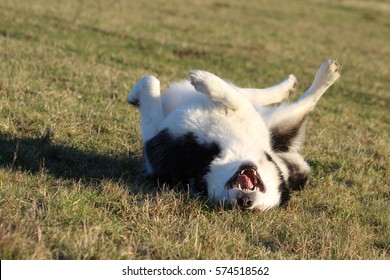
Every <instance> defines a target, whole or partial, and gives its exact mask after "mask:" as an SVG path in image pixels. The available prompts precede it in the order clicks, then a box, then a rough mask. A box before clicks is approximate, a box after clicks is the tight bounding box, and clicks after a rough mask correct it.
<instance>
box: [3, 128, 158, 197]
mask: <svg viewBox="0 0 390 280" xmlns="http://www.w3.org/2000/svg"><path fill="white" fill-rule="evenodd" d="M0 168H10V169H11V170H22V171H28V172H31V173H33V174H39V173H45V174H48V175H50V176H53V177H56V178H61V179H69V180H74V181H80V182H82V183H84V184H88V185H91V186H94V185H96V184H99V183H100V181H101V180H104V179H107V180H112V181H114V182H123V183H125V184H126V185H127V186H128V188H129V191H131V192H133V193H139V192H141V193H151V192H152V190H151V188H149V187H146V186H145V187H144V185H145V181H147V178H146V176H144V175H143V174H144V173H143V167H142V159H141V158H139V157H138V156H134V155H116V156H112V157H110V156H106V155H100V154H96V153H90V152H84V151H81V150H79V149H77V148H73V147H69V146H66V145H62V144H53V143H52V139H51V135H50V132H46V133H45V134H44V135H42V136H41V137H38V138H27V137H26V138H11V137H7V136H4V135H1V134H0ZM137 186H143V187H141V188H139V187H137Z"/></svg>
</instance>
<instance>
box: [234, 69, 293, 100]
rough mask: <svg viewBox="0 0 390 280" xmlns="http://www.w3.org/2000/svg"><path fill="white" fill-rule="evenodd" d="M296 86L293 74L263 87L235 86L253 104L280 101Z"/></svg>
mask: <svg viewBox="0 0 390 280" xmlns="http://www.w3.org/2000/svg"><path fill="white" fill-rule="evenodd" d="M297 87H298V81H297V78H296V77H295V76H294V75H292V74H291V75H289V76H288V77H287V78H285V79H284V80H283V81H281V82H280V83H278V84H276V85H274V86H272V87H269V88H264V89H256V88H237V89H238V90H239V91H240V92H241V93H242V94H243V95H245V96H246V97H247V98H249V100H251V101H252V102H253V103H254V104H257V105H260V106H266V105H270V104H275V103H279V102H282V101H283V100H284V99H286V98H288V97H289V96H290V95H292V94H293V93H295V92H296V90H297Z"/></svg>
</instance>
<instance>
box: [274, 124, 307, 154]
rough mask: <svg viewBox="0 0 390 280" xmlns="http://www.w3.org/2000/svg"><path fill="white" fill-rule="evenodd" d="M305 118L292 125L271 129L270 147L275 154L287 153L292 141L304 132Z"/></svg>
mask: <svg viewBox="0 0 390 280" xmlns="http://www.w3.org/2000/svg"><path fill="white" fill-rule="evenodd" d="M305 123H306V117H304V118H303V119H302V120H300V121H297V122H296V123H294V124H293V125H289V126H286V127H284V126H283V125H278V126H275V127H272V128H271V131H270V133H271V147H272V150H274V151H275V152H288V151H289V149H290V147H291V145H292V143H293V141H294V139H295V138H296V137H298V136H299V135H300V133H303V132H304V129H305Z"/></svg>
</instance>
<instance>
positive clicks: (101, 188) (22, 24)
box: [0, 0, 390, 259]
mask: <svg viewBox="0 0 390 280" xmlns="http://www.w3.org/2000/svg"><path fill="white" fill-rule="evenodd" d="M111 2H112V3H111ZM328 57H333V58H338V59H339V61H340V63H341V65H342V66H343V69H342V77H341V79H340V81H339V82H337V83H336V85H334V86H333V87H332V88H331V89H330V90H329V91H328V92H327V93H326V95H325V96H324V97H323V99H322V100H321V101H320V103H319V104H318V107H317V109H316V110H315V111H314V112H313V114H312V115H311V116H310V118H309V121H308V125H307V126H308V128H307V140H306V144H305V148H304V150H303V154H304V155H305V157H306V158H307V159H308V160H309V161H310V163H311V166H312V172H311V177H310V182H309V184H308V186H307V188H306V189H305V190H303V191H301V192H297V193H294V194H293V197H292V199H291V201H290V203H289V205H288V207H287V208H285V209H273V210H271V211H268V212H265V213H261V212H244V211H239V210H228V209H223V208H220V207H218V206H211V205H209V204H207V203H206V202H205V201H202V200H201V199H188V195H187V194H186V192H176V191H172V190H165V189H161V190H158V189H157V188H155V185H156V183H155V182H151V181H148V180H147V179H146V178H145V176H144V174H143V173H142V160H141V155H142V143H141V141H140V128H139V115H138V112H137V111H136V110H135V109H134V108H132V107H130V106H128V105H127V104H126V102H125V98H126V96H127V92H128V91H129V90H130V89H131V88H132V86H133V85H134V84H135V83H136V81H137V80H138V79H139V78H140V77H141V76H143V75H146V74H153V75H156V76H157V77H158V78H159V79H160V80H161V82H162V84H163V85H166V84H167V83H168V82H170V81H175V80H178V79H183V78H185V77H186V73H187V71H188V70H190V69H196V68H198V69H199V68H200V69H206V70H209V71H211V72H215V73H217V74H218V75H220V76H222V77H224V78H227V79H230V80H232V81H233V82H235V83H236V84H238V85H241V86H253V87H255V86H256V87H262V86H264V87H265V86H268V85H272V84H274V83H276V82H277V81H279V80H280V79H282V78H283V77H284V76H286V75H287V74H289V73H294V74H296V75H297V77H298V80H299V81H300V88H299V90H300V91H303V90H304V89H305V88H306V87H307V86H309V85H310V82H311V81H312V79H313V75H314V73H315V71H316V69H317V67H318V66H319V65H320V63H321V62H322V61H323V60H324V59H325V58H328ZM389 57H390V5H389V4H388V3H387V2H386V1H380V0H377V1H359V0H348V1H321V0H316V1H309V0H306V1H305V0H299V1H288V0H285V1H282V0H280V1H273V0H272V1H271V0H262V1H257V0H253V1H249V0H248V1H206V0H196V1H191V4H189V3H186V2H185V1H179V0H175V1H168V2H167V1H159V0H154V1H124V0H123V1H94V0H80V1H76V0H69V1H54V0H53V1H49V0H46V1H45V0H34V1H30V0H20V1H11V0H0V204H1V208H0V211H1V212H0V258H1V259H390V188H389V181H390V176H389V156H390V148H389V142H388V141H389V131H390V115H389V107H390V93H389V88H390V79H389V77H390V67H389V63H388V58H389Z"/></svg>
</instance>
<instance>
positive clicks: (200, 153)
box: [144, 129, 221, 194]
mask: <svg viewBox="0 0 390 280" xmlns="http://www.w3.org/2000/svg"><path fill="white" fill-rule="evenodd" d="M144 152H145V154H146V155H147V158H148V160H149V163H150V165H151V167H152V170H153V172H154V173H153V174H152V176H154V177H157V178H159V179H161V180H163V181H164V182H167V183H178V182H181V183H185V184H191V188H192V189H191V191H192V192H196V193H202V194H203V193H204V194H207V184H206V182H205V180H204V176H205V175H206V174H207V173H208V172H209V171H210V169H209V168H210V167H209V166H210V163H211V162H212V161H213V160H214V159H215V158H216V157H217V156H218V155H219V154H220V153H221V148H220V147H219V146H218V144H217V143H215V142H213V143H210V144H199V143H198V141H197V139H196V136H195V135H194V133H192V132H188V133H186V134H184V135H182V136H180V137H174V136H173V135H172V134H171V133H170V132H169V130H168V129H164V130H162V131H160V132H159V133H158V134H157V135H156V136H154V137H153V138H152V139H150V140H149V141H147V142H146V143H145V150H144Z"/></svg>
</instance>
